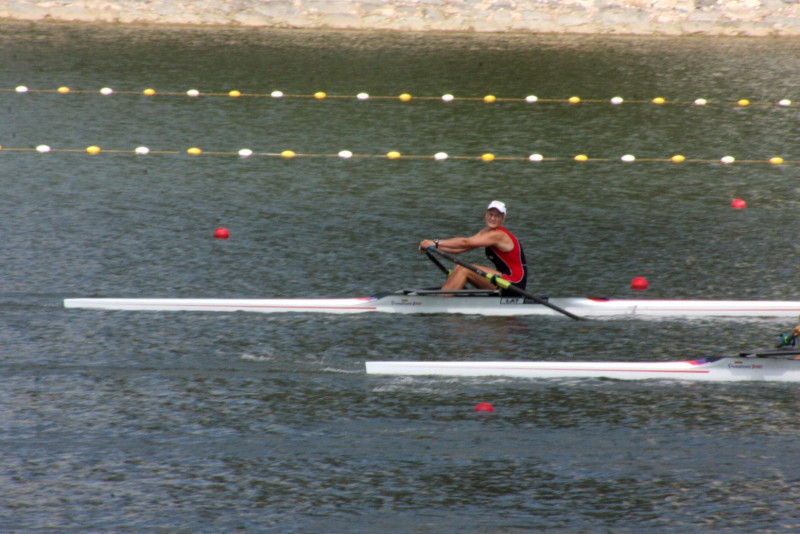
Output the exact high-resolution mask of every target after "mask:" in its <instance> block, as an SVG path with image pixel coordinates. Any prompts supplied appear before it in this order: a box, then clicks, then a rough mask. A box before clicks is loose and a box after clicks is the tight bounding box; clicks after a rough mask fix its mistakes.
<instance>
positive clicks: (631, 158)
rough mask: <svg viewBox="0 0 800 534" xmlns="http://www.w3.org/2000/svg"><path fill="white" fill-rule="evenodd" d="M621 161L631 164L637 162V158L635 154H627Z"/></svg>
mask: <svg viewBox="0 0 800 534" xmlns="http://www.w3.org/2000/svg"><path fill="white" fill-rule="evenodd" d="M619 159H621V160H622V161H624V162H626V163H630V162H632V161H636V156H634V155H633V154H625V155H624V156H622V157H621V158H619Z"/></svg>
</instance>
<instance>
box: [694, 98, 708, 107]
mask: <svg viewBox="0 0 800 534" xmlns="http://www.w3.org/2000/svg"><path fill="white" fill-rule="evenodd" d="M706 104H708V101H707V100H706V99H705V98H698V99H697V100H695V101H694V105H695V106H705V105H706Z"/></svg>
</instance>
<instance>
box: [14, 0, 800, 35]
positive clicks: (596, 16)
mask: <svg viewBox="0 0 800 534" xmlns="http://www.w3.org/2000/svg"><path fill="white" fill-rule="evenodd" d="M13 22H17V23H19V22H30V23H91V24H102V25H125V26H137V25H138V26H149V27H158V26H178V27H206V28H212V27H217V28H221V27H227V28H265V29H304V30H349V31H353V30H369V31H400V32H402V31H413V32H436V33H504V34H577V35H581V34H582V35H587V34H591V35H619V36H622V35H641V36H690V35H691V36H726V37H798V36H800V3H792V4H789V3H785V2H784V1H783V0H718V1H717V2H713V1H711V0H659V1H652V0H596V1H594V2H589V1H584V0H551V1H549V2H548V1H544V0H543V1H536V0H520V1H514V0H403V1H389V0H361V1H354V0H202V1H198V2H186V3H179V2H172V1H169V0H116V1H103V0H82V1H80V0H79V1H66V0H62V1H56V0H50V1H44V0H5V1H3V0H0V23H13Z"/></svg>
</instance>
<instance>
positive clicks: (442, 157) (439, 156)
mask: <svg viewBox="0 0 800 534" xmlns="http://www.w3.org/2000/svg"><path fill="white" fill-rule="evenodd" d="M449 157H450V156H448V155H447V152H437V153H436V154H434V155H433V159H435V160H437V161H444V160H446V159H447V158H449Z"/></svg>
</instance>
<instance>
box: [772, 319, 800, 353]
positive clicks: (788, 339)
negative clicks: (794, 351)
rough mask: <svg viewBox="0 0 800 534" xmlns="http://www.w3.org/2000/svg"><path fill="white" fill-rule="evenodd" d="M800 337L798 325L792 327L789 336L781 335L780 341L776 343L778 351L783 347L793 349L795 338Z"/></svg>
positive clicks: (799, 326) (795, 342)
mask: <svg viewBox="0 0 800 534" xmlns="http://www.w3.org/2000/svg"><path fill="white" fill-rule="evenodd" d="M798 337H800V324H799V325H797V326H795V327H794V330H792V333H791V334H781V341H780V343H778V345H777V347H776V348H778V349H782V348H783V347H792V348H794V347H795V346H796V345H797V338H798Z"/></svg>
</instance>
